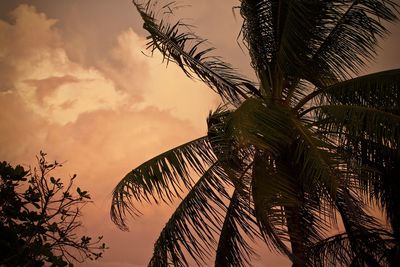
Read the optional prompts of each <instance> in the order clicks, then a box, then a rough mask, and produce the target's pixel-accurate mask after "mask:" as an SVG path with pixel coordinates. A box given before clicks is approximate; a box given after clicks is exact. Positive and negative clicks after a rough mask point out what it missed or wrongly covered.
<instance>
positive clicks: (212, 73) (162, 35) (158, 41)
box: [133, 1, 259, 104]
mask: <svg viewBox="0 0 400 267" xmlns="http://www.w3.org/2000/svg"><path fill="white" fill-rule="evenodd" d="M133 3H134V4H135V6H136V8H137V10H138V11H139V13H140V15H141V16H142V19H143V21H144V25H143V27H144V29H146V30H147V31H148V32H149V34H150V36H149V37H148V38H149V39H150V41H149V43H148V48H149V49H150V50H152V51H154V50H156V49H158V50H159V51H160V52H161V53H162V55H163V57H164V59H165V60H167V61H173V62H175V63H176V64H177V65H178V66H179V67H181V69H182V70H183V71H184V72H185V74H186V75H187V76H189V77H190V78H193V73H194V74H195V75H196V76H197V77H198V78H200V80H202V81H203V82H205V83H206V84H207V85H208V86H210V88H211V89H213V90H214V91H215V92H217V93H218V94H219V95H220V96H221V97H222V98H223V99H224V100H226V101H228V102H230V103H237V104H238V103H240V102H241V101H243V99H246V98H247V97H248V96H250V95H258V94H259V92H258V90H257V89H256V88H255V87H254V86H253V85H252V83H251V82H250V81H249V80H248V79H245V78H243V77H241V76H240V75H239V74H237V73H236V71H235V69H234V68H232V67H231V66H230V65H229V64H228V63H225V62H223V61H222V60H221V59H220V58H218V57H214V56H210V55H209V52H210V51H212V50H214V48H202V46H204V43H205V42H206V40H204V39H201V38H199V37H197V36H196V35H194V34H193V33H191V32H185V31H183V30H182V28H185V29H188V28H190V26H189V25H187V24H185V23H183V22H181V21H178V22H177V23H175V24H173V25H170V24H168V23H167V22H166V21H165V20H161V21H160V22H158V21H157V20H156V19H155V11H153V10H152V7H154V5H156V4H152V2H151V1H148V2H147V4H146V7H144V6H142V5H140V4H139V3H138V2H137V1H134V2H133ZM155 3H157V1H156V2H155ZM163 8H168V10H171V5H168V4H167V5H165V6H164V7H163Z"/></svg>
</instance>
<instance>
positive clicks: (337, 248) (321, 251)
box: [306, 229, 395, 267]
mask: <svg viewBox="0 0 400 267" xmlns="http://www.w3.org/2000/svg"><path fill="white" fill-rule="evenodd" d="M353 236H354V239H356V240H358V241H361V240H362V241H368V243H367V246H364V249H365V251H369V252H370V251H371V250H372V249H373V248H376V247H379V249H380V251H379V252H377V251H376V252H375V254H376V256H375V257H377V259H378V260H377V262H375V263H372V262H367V260H366V259H365V258H362V257H363V256H362V255H355V254H354V252H353V250H352V247H351V242H350V239H349V236H348V234H347V233H340V234H337V235H334V236H331V237H329V238H327V239H324V240H322V241H320V242H318V243H316V244H315V245H314V246H312V247H310V248H309V250H308V251H307V254H306V258H307V259H308V264H309V266H315V267H327V266H332V267H334V266H342V267H347V266H365V265H362V264H368V263H369V264H370V265H367V266H390V265H388V263H389V262H390V258H389V257H388V255H386V252H387V251H388V250H390V248H391V247H393V245H394V243H395V242H394V240H393V238H392V237H391V236H390V233H388V232H386V231H382V230H381V229H373V231H370V232H368V233H365V232H354V233H353ZM382 244H383V245H384V246H382ZM363 245H365V243H364V244H363ZM382 249H383V250H382ZM379 257H380V258H379ZM360 263H361V265H360ZM377 264H378V265H377ZM394 266H395V265H394Z"/></svg>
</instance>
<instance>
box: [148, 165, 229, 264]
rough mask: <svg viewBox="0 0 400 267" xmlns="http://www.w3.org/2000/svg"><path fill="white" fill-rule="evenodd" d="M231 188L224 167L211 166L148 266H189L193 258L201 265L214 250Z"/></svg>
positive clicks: (171, 223) (164, 232)
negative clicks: (188, 257) (189, 257)
mask: <svg viewBox="0 0 400 267" xmlns="http://www.w3.org/2000/svg"><path fill="white" fill-rule="evenodd" d="M230 186H231V184H230V182H229V179H228V177H227V175H226V174H225V173H224V171H223V169H222V168H221V166H220V165H219V164H218V163H216V164H214V165H212V166H211V167H210V168H209V169H208V170H207V171H206V172H205V173H204V174H203V176H202V177H201V178H200V179H199V180H198V181H197V183H196V184H195V185H194V186H193V187H192V189H191V190H190V192H189V193H188V195H187V196H186V197H185V198H184V199H183V200H182V202H181V203H180V205H179V206H178V207H177V208H176V210H175V212H174V213H173V214H172V216H171V218H170V219H169V221H168V222H167V224H166V225H165V227H164V229H163V230H162V232H161V234H160V237H159V238H158V240H157V241H156V243H155V245H154V252H153V257H152V259H151V261H150V263H149V266H154V267H158V266H170V265H173V266H188V261H187V259H186V257H187V255H190V256H191V257H192V258H193V259H194V260H195V262H196V263H197V264H198V265H201V264H202V263H204V262H206V260H207V259H208V257H209V256H210V253H211V252H212V251H213V250H214V249H215V244H216V241H215V236H216V235H217V234H218V233H219V232H220V231H221V228H222V224H223V216H224V214H225V213H226V211H227V207H226V203H227V201H229V195H228V193H227V191H226V190H227V187H230Z"/></svg>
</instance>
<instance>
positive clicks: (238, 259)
mask: <svg viewBox="0 0 400 267" xmlns="http://www.w3.org/2000/svg"><path fill="white" fill-rule="evenodd" d="M243 175H247V174H246V171H245V173H244V174H243ZM243 175H242V176H243ZM240 180H241V181H242V185H243V186H241V187H237V188H236V189H235V191H234V192H233V194H232V197H231V200H230V204H229V207H228V210H227V212H226V215H225V219H224V223H223V227H222V230H221V233H220V238H219V242H218V248H217V253H216V259H215V266H221V267H222V266H227V267H228V266H232V267H234V266H248V265H250V259H251V256H253V255H255V251H254V249H253V248H252V247H251V245H250V244H249V241H252V240H254V239H255V238H260V237H261V236H260V234H259V232H258V230H257V228H256V226H257V222H256V220H255V218H254V210H253V207H252V205H251V202H250V201H251V200H250V192H249V185H247V183H248V181H247V182H246V180H247V179H245V178H244V177H242V178H241V179H240Z"/></svg>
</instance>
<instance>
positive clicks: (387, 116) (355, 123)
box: [315, 105, 400, 149]
mask: <svg viewBox="0 0 400 267" xmlns="http://www.w3.org/2000/svg"><path fill="white" fill-rule="evenodd" d="M315 108H316V109H318V111H319V112H320V114H321V115H320V116H321V118H319V119H318V121H317V124H318V127H320V128H321V129H325V128H329V129H332V128H336V129H337V132H339V133H340V132H346V133H348V134H349V135H351V136H352V137H354V138H356V137H359V136H364V137H365V138H366V139H369V140H373V141H375V142H377V143H380V144H382V145H385V146H388V147H391V148H394V149H395V148H396V147H398V145H399V141H400V115H396V114H393V113H391V112H386V111H382V110H379V109H375V108H370V107H365V106H357V105H325V106H319V107H315Z"/></svg>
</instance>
